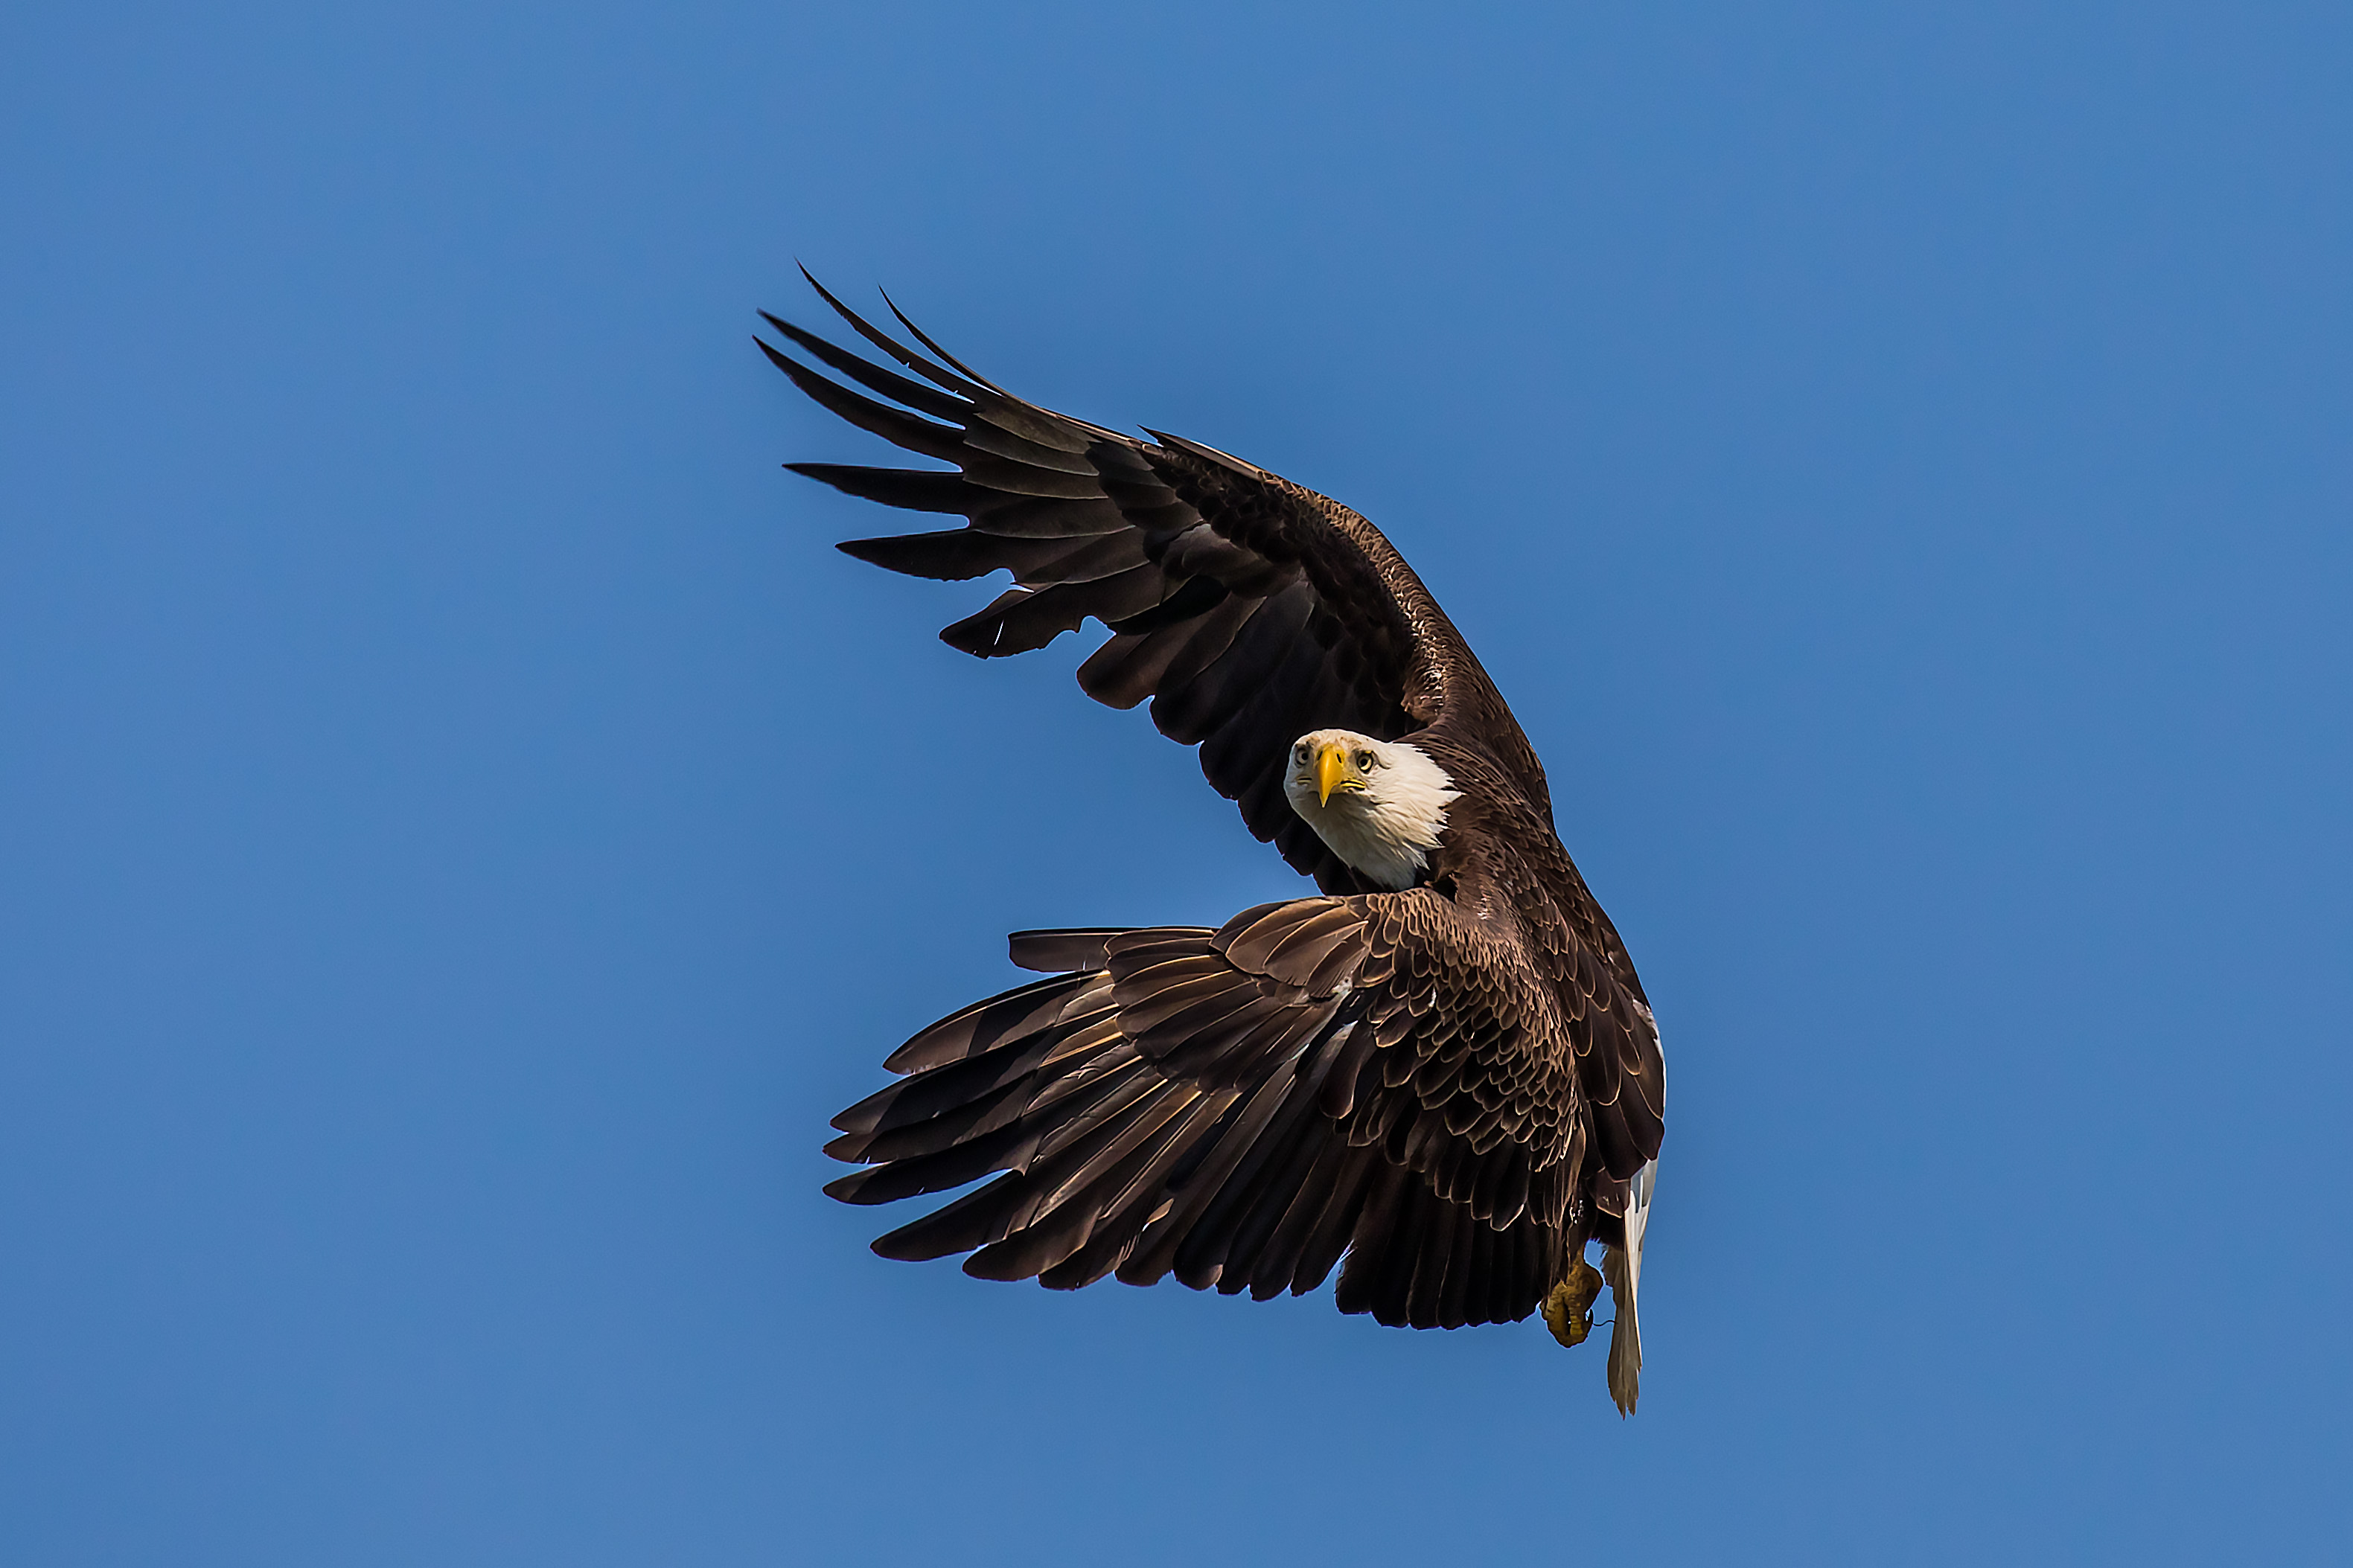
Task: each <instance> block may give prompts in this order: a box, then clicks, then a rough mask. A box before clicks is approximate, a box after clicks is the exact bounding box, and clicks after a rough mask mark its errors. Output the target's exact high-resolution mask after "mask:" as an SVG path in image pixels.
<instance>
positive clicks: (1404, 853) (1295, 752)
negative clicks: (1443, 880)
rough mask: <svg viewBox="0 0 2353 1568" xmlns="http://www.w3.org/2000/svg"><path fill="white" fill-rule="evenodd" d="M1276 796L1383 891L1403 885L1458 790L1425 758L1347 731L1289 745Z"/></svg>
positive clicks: (1433, 840) (1433, 842)
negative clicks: (1283, 797) (1281, 796)
mask: <svg viewBox="0 0 2353 1568" xmlns="http://www.w3.org/2000/svg"><path fill="white" fill-rule="evenodd" d="M1287 769H1288V771H1287V772H1286V773H1284V775H1283V780H1282V793H1283V794H1284V795H1286V796H1287V797H1289V799H1290V801H1291V809H1292V810H1293V811H1295V812H1297V813H1298V814H1299V815H1300V816H1302V817H1303V818H1304V819H1305V820H1306V823H1307V826H1310V827H1312V828H1314V830H1315V837H1318V838H1321V839H1322V840H1324V843H1325V844H1326V845H1328V846H1330V847H1331V850H1332V853H1334V854H1335V855H1337V856H1338V857H1340V858H1341V859H1343V860H1345V861H1346V862H1347V863H1348V864H1349V865H1351V866H1353V867H1355V868H1356V869H1357V870H1359V871H1362V872H1363V873H1364V874H1365V875H1366V876H1367V877H1369V878H1371V879H1373V880H1374V881H1376V882H1377V883H1379V884H1380V885H1381V886H1382V887H1384V888H1397V889H1403V888H1410V887H1412V886H1413V882H1414V879H1415V878H1416V877H1419V875H1421V873H1422V870H1423V868H1426V867H1427V866H1428V865H1429V864H1430V854H1429V852H1430V850H1432V849H1435V848H1437V847H1438V836H1439V835H1440V833H1442V832H1444V831H1445V828H1446V805H1447V803H1448V802H1449V801H1452V800H1458V799H1460V798H1461V794H1462V792H1461V790H1458V789H1456V788H1454V787H1453V785H1454V780H1453V779H1452V778H1451V777H1450V776H1449V775H1448V773H1447V772H1446V770H1445V769H1444V768H1441V767H1440V766H1439V765H1438V763H1435V762H1434V761H1432V760H1431V759H1430V755H1429V753H1427V752H1423V751H1420V750H1419V749H1418V748H1416V747H1413V746H1409V745H1407V744H1406V743H1405V742H1402V741H1376V740H1374V739H1373V738H1372V737H1371V736H1370V735H1359V734H1357V733H1356V731H1353V730H1317V731H1314V732H1313V733H1311V734H1306V735H1302V736H1300V737H1299V739H1298V740H1297V741H1295V742H1293V743H1292V747H1291V758H1290V762H1289V763H1288V764H1287Z"/></svg>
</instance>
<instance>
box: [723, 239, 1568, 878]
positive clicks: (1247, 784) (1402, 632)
mask: <svg viewBox="0 0 2353 1568" xmlns="http://www.w3.org/2000/svg"><path fill="white" fill-rule="evenodd" d="M809 282H810V286H811V287H813V288H816V289H817V290H818V294H819V295H821V296H822V297H823V298H824V300H825V301H826V303H828V305H830V306H832V307H833V309H834V310H836V311H838V312H839V314H840V316H841V317H842V319H843V320H844V321H847V322H849V325H850V326H851V327H852V328H853V329H854V330H855V331H857V332H858V333H859V334H860V336H862V337H863V338H865V339H866V341H867V342H870V343H872V344H873V345H874V346H875V347H876V348H878V349H880V350H881V351H882V353H885V354H887V355H888V356H889V357H890V358H892V359H893V360H895V361H897V362H898V363H900V364H902V365H903V366H905V367H906V368H907V369H909V370H911V371H913V372H914V373H915V374H916V375H917V376H919V377H921V378H922V379H921V380H914V379H911V378H909V377H907V376H904V375H901V374H898V373H897V372H895V371H892V370H888V369H885V368H883V367H882V366H881V365H877V364H875V363H871V361H868V360H866V359H864V358H861V357H860V356H859V355H857V354H853V353H849V352H847V351H845V350H843V349H841V348H839V347H838V346H837V345H835V344H833V343H831V342H827V341H826V340H825V339H823V338H820V337H818V336H817V335H816V334H815V333H812V332H808V331H803V330H802V329H801V328H799V327H797V326H794V325H792V324H791V323H790V322H787V321H781V320H779V319H778V318H776V317H775V316H768V317H767V321H768V322H769V324H770V325H772V326H773V327H775V328H776V331H778V332H780V333H782V334H783V335H784V336H785V338H786V340H787V341H788V342H790V343H792V344H793V345H794V346H796V347H797V348H798V349H800V350H801V351H802V352H803V353H807V355H808V356H809V357H810V358H811V359H814V360H816V361H818V362H819V363H822V364H823V365H825V366H826V367H828V368H829V369H830V370H832V371H833V372H835V373H836V374H839V375H840V376H842V377H844V378H846V379H847V380H848V381H849V382H852V383H855V384H856V385H857V386H859V387H862V388H864V389H865V392H863V393H861V392H860V391H857V390H853V388H852V387H850V386H849V385H845V384H842V383H841V382H839V381H835V380H833V379H831V378H830V377H828V376H827V375H824V374H820V373H819V372H818V370H816V369H814V368H812V367H811V366H809V365H807V364H806V363H801V362H800V361H798V360H796V359H794V358H793V357H792V356H791V355H790V354H788V353H784V352H783V351H781V350H779V349H777V348H776V347H774V346H772V345H770V344H768V343H766V342H762V343H761V344H760V347H761V350H762V351H763V352H764V353H766V354H767V356H768V357H769V358H770V359H771V360H773V361H774V362H775V363H776V366H777V368H778V369H780V370H782V371H783V372H784V373H785V374H786V375H788V376H790V377H791V378H792V379H793V383H794V384H796V385H797V386H798V387H799V388H800V389H801V390H802V391H804V392H806V393H807V394H808V395H809V396H810V397H812V398H814V399H815V400H816V401H817V402H818V403H820V404H822V405H824V406H826V407H827V408H828V409H831V410H832V411H833V412H834V413H836V414H839V416H842V417H843V418H844V419H847V420H849V422H850V423H851V424H853V425H857V426H860V427H862V428H864V429H867V430H871V431H873V432H874V433H875V434H877V435H879V436H881V437H885V438H887V439H889V440H891V441H893V442H896V443H897V444H898V445H899V446H901V447H905V448H906V449H907V450H909V451H911V452H916V453H920V454H921V455H923V456H924V457H927V458H937V459H939V460H940V461H942V462H944V463H949V464H953V465H954V468H955V471H953V472H946V471H941V470H933V469H912V468H856V467H846V466H842V465H839V464H830V463H795V464H790V465H788V466H789V467H790V468H793V469H794V470H795V471H796V472H797V473H802V474H806V475H807V476H809V477H810V478H812V479H821V480H823V481H825V482H826V483H828V484H829V485H832V486H834V487H835V488H837V489H842V490H847V491H848V492H849V493H850V494H851V495H855V496H862V497H864V498H866V499H868V500H879V501H882V502H885V503H887V504H889V505H892V506H897V507H903V508H905V509H907V510H913V511H926V512H944V513H950V514H955V515H960V516H962V517H964V518H965V519H966V520H967V525H966V526H965V527H963V528H957V529H950V530H947V531H942V532H935V533H914V534H902V535H898V536H894V537H891V538H885V539H864V540H855V541H851V542H849V543H845V544H844V545H842V546H841V548H842V549H843V550H845V551H847V552H849V553H850V554H851V555H854V556H856V557H858V558H859V559H860V560H861V561H869V562H871V563H874V564H876V565H878V566H882V567H887V568H888V569H890V570H892V571H893V572H903V573H907V574H911V575H913V576H919V577H936V578H942V579H949V580H960V579H965V578H972V577H980V576H984V575H986V574H988V573H991V572H997V571H1005V572H1009V573H1011V574H1012V575H1013V582H1014V585H1013V587H1012V588H1011V589H1009V590H1008V592H1006V593H1005V594H1003V595H999V596H998V597H997V599H996V600H995V601H994V602H993V603H991V604H990V605H988V606H987V608H985V609H983V610H981V611H980V612H979V613H978V614H976V615H974V616H968V617H966V618H965V619H964V620H961V621H958V622H956V623H955V625H953V626H949V627H947V628H946V629H945V630H944V631H943V632H942V633H941V634H940V636H941V637H942V638H943V640H944V641H945V642H947V643H948V644H949V645H950V646H951V647H958V648H962V649H963V650H964V651H965V652H966V653H970V654H974V655H976V656H977V657H979V658H997V657H1000V656H1002V655H1006V654H1014V653H1022V652H1026V651H1028V650H1029V649H1031V648H1036V647H1043V646H1045V645H1046V644H1047V643H1049V642H1051V641H1052V640H1053V639H1054V638H1055V637H1059V636H1060V635H1061V634H1062V633H1063V632H1066V631H1071V630H1074V629H1076V628H1077V627H1078V626H1080V625H1081V624H1082V622H1083V621H1085V620H1086V619H1087V618H1088V617H1089V616H1092V617H1093V618H1095V619H1096V620H1099V621H1101V622H1103V625H1105V626H1108V627H1109V628H1110V629H1111V632H1112V637H1111V639H1110V640H1109V641H1108V642H1106V643H1104V644H1103V647H1100V648H1098V649H1097V650H1096V651H1095V653H1094V654H1093V655H1092V657H1091V658H1088V659H1087V661H1086V662H1085V664H1084V665H1082V667H1081V668H1080V670H1079V684H1080V685H1081V686H1082V687H1083V688H1084V689H1086V691H1087V693H1088V695H1090V696H1092V697H1093V698H1095V699H1097V700H1100V701H1103V702H1106V703H1109V704H1110V705H1111V706H1113V707H1114V708H1132V707H1134V706H1135V705H1136V704H1137V703H1140V702H1142V701H1144V700H1146V699H1147V698H1148V699H1150V700H1151V703H1152V710H1151V711H1152V719H1153V722H1154V723H1155V724H1156V725H1158V726H1159V728H1160V730H1161V732H1162V733H1164V734H1166V735H1167V736H1168V737H1170V738H1171V739H1172V740H1175V741H1177V742H1182V743H1184V744H1187V745H1194V744H1198V745H1199V747H1200V748H1201V753H1200V755H1201V771H1202V773H1205V774H1206V775H1207V776H1208V781H1209V783H1210V784H1211V785H1212V786H1214V787H1215V788H1216V789H1217V791H1218V793H1219V794H1220V795H1224V796H1226V797H1227V798H1228V799H1229V800H1232V801H1234V802H1236V803H1238V804H1239V805H1240V807H1241V814H1242V821H1243V822H1244V823H1245V824H1246V825H1247V826H1249V828H1250V832H1251V833H1252V834H1254V835H1255V836H1256V837H1259V838H1260V839H1261V840H1271V841H1273V843H1274V844H1275V845H1276V847H1278V848H1280V849H1281V850H1282V855H1283V858H1285V859H1287V860H1289V861H1290V862H1291V863H1292V865H1293V866H1294V867H1296V868H1299V869H1300V870H1301V871H1303V872H1305V873H1307V874H1308V875H1310V876H1313V877H1314V878H1316V879H1317V880H1318V881H1319V882H1321V883H1322V884H1323V885H1324V888H1325V889H1327V890H1335V891H1354V890H1358V889H1359V888H1360V884H1359V883H1358V881H1357V880H1356V877H1355V874H1354V873H1353V872H1351V871H1350V870H1349V869H1348V868H1346V867H1345V865H1344V864H1342V863H1341V862H1340V860H1339V859H1338V858H1336V857H1335V856H1334V855H1333V854H1332V853H1331V852H1330V851H1329V850H1328V849H1326V848H1325V847H1324V843H1323V841H1322V840H1321V839H1319V838H1317V837H1315V835H1314V831H1313V830H1312V829H1310V828H1309V827H1308V826H1307V825H1306V824H1305V823H1304V822H1303V821H1301V820H1300V819H1299V817H1298V816H1296V815H1295V814H1294V813H1293V812H1292V810H1291V809H1290V807H1289V805H1287V804H1286V802H1285V801H1284V799H1283V796H1282V777H1283V767H1284V757H1285V752H1286V749H1287V747H1288V745H1289V743H1290V742H1292V741H1293V739H1295V738H1296V737H1298V736H1300V735H1302V734H1304V733H1306V732H1307V731H1311V730H1317V729H1325V728H1342V729H1349V730H1355V731H1358V732H1360V733H1363V734H1367V735H1372V736H1375V737H1377V738H1379V739H1382V740H1392V739H1396V738H1397V737H1398V736H1401V735H1404V734H1407V733H1409V732H1411V731H1416V730H1419V729H1423V728H1426V727H1428V726H1430V725H1432V724H1434V723H1437V722H1439V721H1440V720H1441V718H1442V719H1443V720H1444V721H1446V722H1447V723H1448V724H1449V726H1450V727H1453V728H1457V729H1458V730H1461V731H1465V732H1472V731H1475V732H1476V733H1477V734H1478V736H1479V739H1480V742H1481V743H1482V746H1483V747H1485V748H1486V749H1487V750H1488V752H1490V753H1491V754H1493V756H1494V757H1495V760H1496V762H1497V763H1498V764H1499V765H1501V766H1502V767H1503V768H1504V771H1505V772H1506V773H1508V774H1509V775H1510V776H1511V778H1512V780H1513V782H1514V784H1516V785H1517V787H1518V788H1519V790H1520V791H1521V792H1522V794H1523V795H1525V797H1526V799H1527V800H1528V801H1529V802H1531V803H1532V804H1533V805H1535V809H1536V810H1537V811H1538V812H1539V813H1540V814H1541V815H1542V816H1544V817H1545V818H1546V819H1547V820H1549V818H1550V816H1551V802H1550V797H1549V795H1547V793H1546V785H1545V778H1544V770H1543V768H1542V766H1541V765H1540V764H1539V763H1537V762H1536V758H1535V752H1534V751H1533V750H1532V749H1531V748H1530V747H1529V745H1528V743H1527V741H1526V739H1525V736H1523V735H1522V734H1521V732H1520V729H1519V726H1518V724H1517V723H1516V722H1515V721H1514V720H1513V718H1512V716H1511V711H1510V710H1509V709H1508V708H1506V707H1505V706H1504V702H1503V700H1502V698H1501V697H1499V696H1498V695H1497V694H1496V692H1495V689H1494V685H1493V682H1492V681H1490V680H1489V679H1488V678H1487V675H1486V672H1485V671H1484V670H1482V668H1480V667H1479V661H1478V660H1477V659H1476V658H1474V657H1472V653H1471V651H1470V649H1469V647H1466V646H1465V645H1464V643H1463V641H1462V638H1461V634H1459V633H1458V632H1456V630H1455V629H1454V627H1453V625H1452V624H1451V622H1449V621H1448V620H1447V618H1446V616H1445V614H1444V613H1443V612H1442V611H1440V609H1439V607H1438V605H1437V603H1436V602H1435V601H1434V600H1432V599H1431V598H1430V593H1429V590H1428V589H1426V588H1424V587H1423V586H1422V584H1421V580H1420V579H1419V578H1418V577H1416V576H1415V575H1414V574H1413V571H1412V569H1411V568H1410V567H1409V566H1408V565H1406V563H1405V562H1404V560H1403V558H1401V557H1400V556H1399V555H1398V552H1397V551H1396V550H1395V548H1393V547H1392V546H1391V545H1390V543H1389V542H1388V540H1387V539H1385V538H1383V537H1382V536H1381V534H1380V531H1378V530H1377V529H1376V528H1374V527H1373V525H1372V524H1371V523H1369V522H1366V521H1365V520H1364V519H1363V518H1361V517H1359V516H1357V515H1356V513H1355V512H1353V511H1350V510H1348V509H1347V508H1345V507H1344V506H1341V505H1339V504H1338V503H1337V502H1335V501H1333V500H1328V499H1326V498H1325V497H1323V496H1320V495H1317V494H1315V493H1314V491H1312V490H1307V489H1302V488H1301V487H1300V486H1298V485H1294V484H1293V483H1292V482H1291V481H1289V480H1288V479H1282V478H1280V477H1278V476H1276V475H1273V474H1270V473H1268V472H1266V471H1265V470H1264V469H1261V468H1255V467H1253V466H1252V465H1250V464H1249V463H1245V462H1242V461H1241V460H1240V459H1239V458H1231V457H1228V456H1227V455H1226V454H1224V453H1222V452H1218V451H1215V450H1212V449H1211V448H1209V447H1203V446H1199V445H1198V444H1196V443H1194V442H1191V441H1187V440H1184V439H1182V438H1181V437H1174V436H1166V435H1160V436H1157V438H1156V439H1155V440H1152V441H1144V440H1139V439H1137V438H1135V437H1128V436H1123V435H1120V434H1118V433H1117V432H1115V431H1112V430H1106V429H1104V428H1103V427H1102V426H1096V425H1090V424H1087V423H1085V422H1083V421H1082V420H1077V419H1072V418H1070V417H1067V416H1063V415H1060V414H1055V413H1052V412H1050V410H1047V409H1044V408H1040V407H1039V406H1037V405H1034V404H1030V403H1025V402H1023V401H1022V400H1021V399H1020V398H1018V397H1015V396H1013V395H1011V394H1009V393H1008V392H1006V391H1004V390H1003V389H1002V388H1000V387H998V386H997V385H996V384H993V383H991V382H988V381H987V380H985V379H983V378H982V377H980V376H979V375H977V374H975V373H974V372H972V371H971V370H969V369H967V368H966V367H965V365H963V364H962V363H959V362H958V361H957V360H955V358H954V357H953V356H951V355H949V354H948V353H945V351H944V350H942V349H940V348H939V346H938V345H937V344H936V343H934V342H932V341H931V339H929V338H928V337H925V336H924V335H923V332H922V331H918V330H917V329H916V328H915V326H914V325H913V322H910V321H907V320H906V318H905V317H904V316H901V317H900V318H899V320H900V321H901V323H902V325H904V326H905V327H906V329H907V331H909V332H910V333H912V334H913V336H914V337H915V338H916V339H917V341H919V342H922V343H923V346H924V347H925V348H927V349H930V350H931V351H932V353H934V354H936V355H937V356H938V359H937V360H934V359H931V358H927V357H925V356H924V355H923V354H921V353H916V352H915V351H914V350H913V349H911V348H909V347H907V346H906V345H905V344H903V343H902V342H898V341H897V340H896V339H894V338H892V337H891V336H890V335H888V334H886V333H884V332H883V331H880V330H879V329H877V328H876V327H874V326H873V325H872V324H871V323H870V322H868V321H865V320H864V319H863V318H861V317H860V316H859V315H858V314H857V313H856V312H854V311H852V310H849V308H848V307H847V306H845V305H843V304H842V303H841V302H840V301H839V300H836V299H835V298H834V297H833V296H832V295H831V294H829V293H827V292H826V290H825V289H824V288H823V287H822V286H820V285H818V283H817V280H816V279H814V278H812V279H809ZM892 309H893V311H894V312H895V311H896V309H897V308H896V307H895V306H894V307H892ZM764 314H765V312H764ZM940 362H944V363H940ZM867 393H872V394H877V395H879V398H878V397H875V396H868V395H866V394H867ZM883 399H887V400H888V401H881V400H883ZM893 405H896V406H893Z"/></svg>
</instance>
